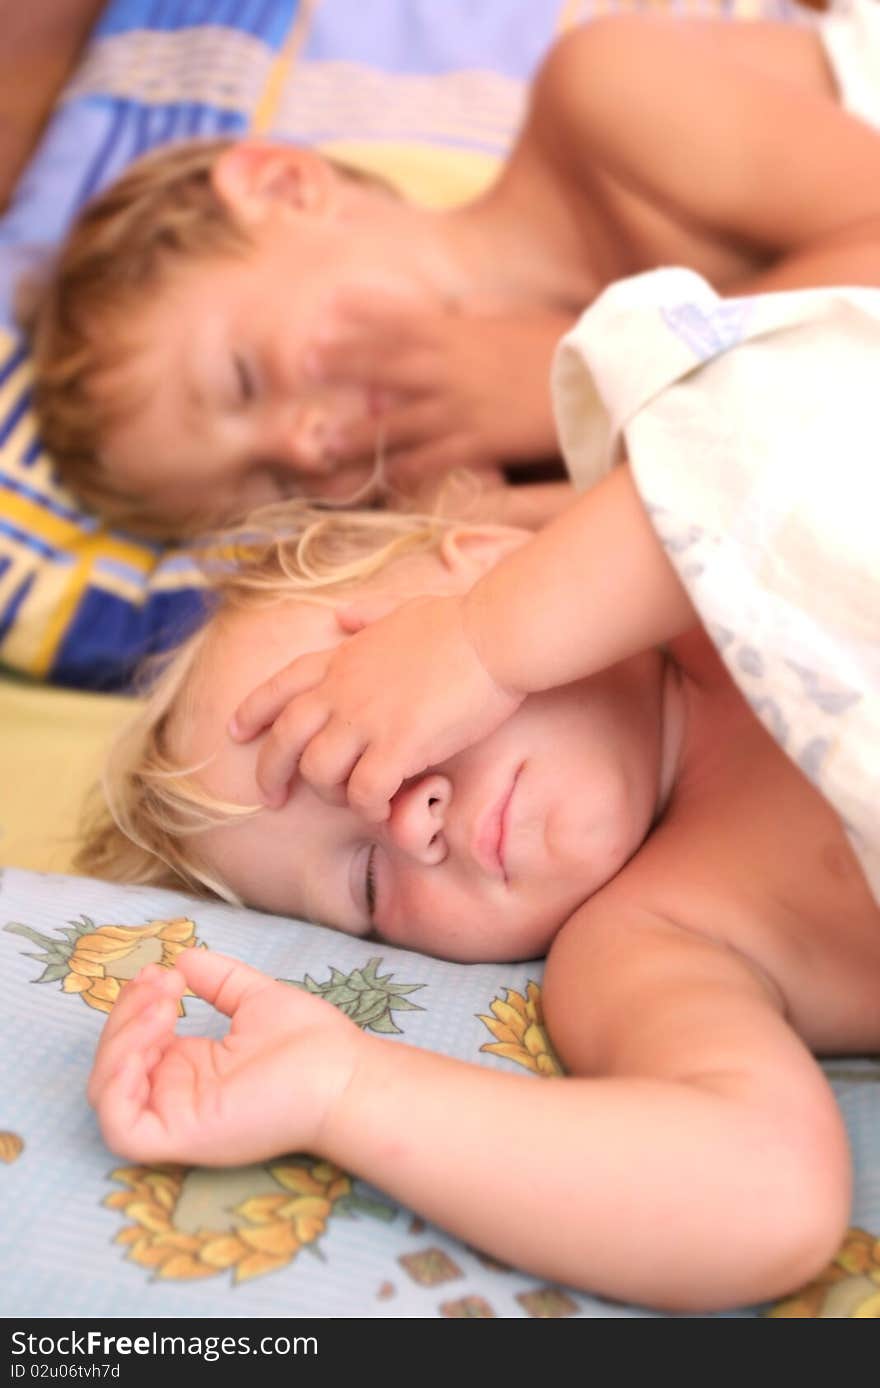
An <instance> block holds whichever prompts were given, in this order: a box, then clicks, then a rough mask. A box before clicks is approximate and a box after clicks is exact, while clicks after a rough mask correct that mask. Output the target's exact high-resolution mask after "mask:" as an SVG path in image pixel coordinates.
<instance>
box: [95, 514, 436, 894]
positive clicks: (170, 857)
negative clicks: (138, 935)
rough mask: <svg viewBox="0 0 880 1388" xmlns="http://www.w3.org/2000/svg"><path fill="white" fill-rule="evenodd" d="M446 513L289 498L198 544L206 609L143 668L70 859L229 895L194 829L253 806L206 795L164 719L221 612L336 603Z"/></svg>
mask: <svg viewBox="0 0 880 1388" xmlns="http://www.w3.org/2000/svg"><path fill="white" fill-rule="evenodd" d="M455 524H457V522H455V521H453V520H451V519H449V518H448V517H444V516H442V515H440V514H436V515H434V514H423V513H409V514H405V513H401V512H395V511H378V510H361V511H341V510H339V511H337V510H328V509H327V508H324V507H321V506H316V505H314V504H312V503H309V502H308V501H306V500H299V499H297V500H293V501H287V502H282V503H277V504H274V505H272V506H269V507H264V508H262V509H261V510H260V511H258V512H255V513H254V514H253V515H252V516H251V517H250V518H249V519H248V521H247V522H246V523H245V524H243V525H242V526H239V527H237V528H236V529H234V530H229V531H226V532H225V533H223V534H219V535H217V536H214V537H212V539H211V541H210V543H209V544H207V545H206V546H205V548H204V550H203V556H204V562H205V567H206V572H207V574H208V578H209V583H210V585H211V592H212V595H213V604H214V606H213V612H212V615H211V617H210V619H209V620H208V622H207V623H206V625H205V626H203V627H202V628H201V629H200V630H199V631H198V632H196V634H195V635H194V636H191V637H190V638H189V639H188V640H187V641H185V642H184V643H183V645H182V646H180V647H179V648H178V649H177V651H175V652H173V653H172V654H171V655H170V656H166V657H164V658H162V660H161V665H157V662H156V661H153V662H152V663H151V665H150V666H149V667H147V669H146V673H145V679H146V681H147V683H148V686H149V689H148V692H147V694H146V701H145V703H144V704H143V706H142V708H141V709H140V710H139V712H138V713H137V715H136V716H135V718H134V719H133V720H132V721H131V722H130V723H129V724H128V725H127V726H126V727H125V728H123V730H122V732H121V734H120V735H119V736H118V737H117V739H116V740H115V742H114V744H113V746H112V748H111V750H110V753H109V756H108V758H107V762H106V765H105V770H104V775H103V778H102V782H101V785H100V787H98V788H96V791H95V792H94V795H93V799H92V804H91V806H90V808H89V810H88V812H87V816H86V820H85V824H84V832H83V841H82V846H81V848H80V850H79V852H78V854H77V858H76V863H75V866H76V868H77V869H78V870H79V871H80V872H83V873H85V874H87V875H89V876H93V877H103V878H107V879H110V880H112V881H116V882H128V883H135V882H139V883H150V884H152V885H155V886H163V887H178V888H179V887H184V888H185V889H186V890H187V891H190V892H194V893H195V894H196V895H199V896H206V895H213V896H219V897H222V898H223V899H224V900H226V901H230V902H238V898H237V897H236V895H235V893H234V892H233V891H232V890H231V889H230V888H229V886H228V885H227V884H226V883H225V882H224V881H223V879H222V877H221V876H220V875H219V874H218V873H216V872H215V871H214V870H213V869H212V868H211V867H210V866H209V865H208V864H207V863H206V862H205V861H204V860H203V859H201V857H200V855H199V852H198V836H199V834H200V833H201V832H203V831H204V830H205V829H207V828H210V827H211V826H212V825H215V824H220V823H224V822H227V821H229V820H230V819H234V818H241V817H244V816H249V815H252V814H253V813H255V812H256V810H257V809H258V808H259V806H253V807H242V806H241V805H235V804H229V803H227V802H224V801H220V800H217V799H216V798H215V797H212V796H210V795H209V794H207V793H206V792H205V791H204V790H203V789H202V787H201V786H200V785H199V782H198V779H197V773H198V771H199V769H200V767H199V766H185V765H181V764H180V763H179V762H178V761H176V760H175V759H174V757H172V756H171V754H170V753H169V750H168V748H169V730H170V727H171V723H172V720H173V719H175V718H176V717H179V716H183V717H192V716H194V713H195V709H194V707H193V697H192V694H193V687H194V685H195V682H196V677H197V674H198V671H199V669H200V662H201V661H202V659H203V657H204V655H205V653H206V651H207V650H208V649H209V646H210V643H211V641H212V639H213V638H214V636H215V635H216V633H217V631H218V630H221V629H222V624H223V621H224V615H225V614H227V613H229V612H230V611H231V610H232V609H242V608H252V607H258V606H259V607H266V606H271V605H273V604H276V603H280V602H283V601H285V600H289V599H290V598H300V599H301V600H303V601H308V602H319V603H333V602H335V601H337V600H338V599H339V597H340V596H341V595H342V594H343V593H344V592H346V591H350V590H351V589H353V588H357V587H359V586H360V585H361V584H363V583H366V582H368V581H369V580H370V579H371V578H373V577H375V576H376V575H378V574H379V573H381V572H382V571H383V570H384V569H386V568H387V567H388V566H389V565H390V564H393V563H394V562H395V560H397V559H399V558H401V557H402V556H404V555H407V554H414V553H419V552H421V553H424V552H427V551H431V550H435V549H436V548H437V547H438V545H439V543H440V541H441V538H442V537H443V535H444V534H445V533H446V532H447V531H448V530H449V529H450V528H452V527H453V526H454V525H455ZM202 765H204V763H202Z"/></svg>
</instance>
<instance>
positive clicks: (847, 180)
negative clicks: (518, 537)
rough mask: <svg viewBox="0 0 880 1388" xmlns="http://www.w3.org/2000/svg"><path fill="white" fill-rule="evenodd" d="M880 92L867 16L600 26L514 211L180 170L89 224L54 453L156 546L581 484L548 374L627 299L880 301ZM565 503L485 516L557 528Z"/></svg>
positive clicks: (167, 172) (290, 151)
mask: <svg viewBox="0 0 880 1388" xmlns="http://www.w3.org/2000/svg"><path fill="white" fill-rule="evenodd" d="M872 64H873V65H874V67H880V14H878V11H877V6H876V5H875V4H873V2H872V0H855V4H854V5H853V6H852V8H851V10H849V11H847V12H846V13H842V14H834V15H832V16H831V17H829V18H824V19H822V20H821V21H820V22H819V24H818V27H816V26H812V25H806V24H805V25H774V24H765V23H760V22H749V23H744V24H729V23H726V22H722V21H713V20H709V19H700V20H680V19H677V18H669V17H658V16H655V15H636V16H612V17H607V18H602V19H600V20H595V21H592V22H590V23H589V24H587V25H585V26H583V27H581V28H578V29H576V30H573V31H572V32H570V33H568V34H566V35H565V36H564V37H562V38H561V39H560V40H559V41H558V42H557V43H556V44H555V46H554V47H553V48H552V50H551V51H550V53H549V54H548V56H547V58H546V60H545V61H544V63H543V65H542V66H541V68H540V70H539V72H538V74H537V76H536V78H535V81H534V85H533V90H532V94H531V104H530V108H529V111H528V115H527V118H526V121H525V124H524V127H523V130H522V132H521V134H520V137H519V139H518V142H517V143H516V145H515V148H514V149H513V152H512V154H511V156H510V158H509V160H508V162H507V164H506V166H505V167H504V168H503V170H502V171H501V173H500V175H499V176H498V178H497V180H496V182H495V183H494V185H493V186H492V187H491V188H490V189H489V190H488V191H487V192H486V193H485V194H483V195H482V196H480V197H478V198H477V199H475V200H474V201H473V202H470V203H468V204H466V205H463V206H460V207H457V208H454V209H452V210H445V211H432V210H428V209H425V208H423V207H419V206H415V205H412V204H410V203H407V202H405V201H403V200H402V199H401V198H399V197H398V196H397V195H396V194H395V193H394V192H393V191H392V190H391V189H390V188H389V187H387V186H385V185H383V184H380V183H378V182H377V181H376V180H374V179H372V178H370V177H365V176H364V175H361V174H358V173H356V172H355V171H353V170H349V169H346V168H342V167H339V166H338V165H335V164H333V163H332V162H330V161H328V160H326V159H324V158H322V157H321V156H320V154H318V153H317V152H316V151H314V150H311V149H304V148H296V147H293V146H289V145H283V144H272V143H263V142H258V141H253V140H246V141H243V142H240V143H227V142H223V141H215V142H207V143H205V142H202V143H199V142H195V143H185V144H178V145H174V146H171V147H167V148H164V149H160V150H158V151H157V152H155V153H153V154H151V155H149V156H148V157H147V158H146V159H144V160H142V161H140V162H139V163H137V164H136V165H134V166H132V168H131V169H130V171H129V172H128V173H126V174H125V175H124V176H123V177H122V178H121V179H120V181H119V182H118V183H117V184H115V185H114V186H113V187H111V188H109V189H108V190H107V191H105V192H104V193H102V194H101V195H100V196H99V197H98V198H97V199H96V200H95V201H94V202H93V203H92V204H91V205H90V206H89V207H88V208H86V210H85V211H84V213H83V214H82V216H81V218H80V220H79V222H78V224H77V225H76V226H75V228H74V230H73V231H72V233H71V235H70V238H69V240H68V242H67V244H66V246H65V247H64V249H63V251H62V253H61V256H60V259H59V262H58V265H57V267H56V270H55V273H54V277H53V279H52V281H51V283H50V285H49V286H48V288H47V290H46V292H45V294H44V296H43V299H42V303H41V306H40V308H39V310H38V311H37V313H36V317H35V321H34V353H35V367H36V401H37V406H38V410H39V413H40V420H41V430H42V434H43V439H44V442H45V444H46V446H47V447H48V448H49V450H50V451H51V452H52V453H53V454H54V455H55V456H56V458H57V459H58V461H59V463H60V465H61V468H62V472H63V474H64V476H65V478H66V479H67V480H68V481H69V482H70V484H71V485H72V486H73V488H74V489H75V490H76V491H77V492H78V493H79V494H80V495H81V496H82V497H83V498H84V499H85V500H86V501H87V502H89V503H90V504H93V505H94V506H95V507H97V508H98V509H99V510H100V511H102V512H104V513H106V514H107V515H108V516H109V517H111V518H112V519H113V520H115V521H116V522H118V523H121V524H124V525H125V526H127V527H129V528H131V529H135V530H140V531H144V530H146V531H152V532H153V533H157V532H158V533H160V534H167V533H169V532H172V533H175V534H183V533H186V532H187V531H191V530H193V529H195V530H199V529H204V528H206V527H208V526H210V525H212V524H213V523H214V522H215V520H216V519H217V518H224V517H225V518H228V517H231V516H234V515H238V514H242V513H244V512H245V511H246V510H247V509H248V508H250V507H253V506H257V505H261V504H264V503H266V502H270V501H272V500H276V499H279V498H283V497H285V496H288V495H290V494H291V493H294V492H305V493H307V494H310V495H312V496H320V497H323V498H333V499H335V500H336V501H337V502H340V503H350V504H354V503H355V502H357V501H358V500H360V501H366V500H369V499H371V498H374V497H375V496H377V495H381V496H383V497H385V498H391V499H398V498H400V496H401V495H403V496H404V497H410V498H411V497H413V496H415V497H416V498H418V497H420V496H421V494H422V492H423V490H424V489H425V488H428V487H430V486H431V485H432V482H433V480H434V479H436V478H437V477H438V476H440V475H442V474H444V473H446V472H448V471H449V470H450V469H454V468H461V467H469V468H476V469H482V470H483V473H484V475H485V476H486V477H487V478H490V477H491V478H493V479H495V480H496V481H497V480H498V479H499V478H501V477H503V476H504V475H505V473H504V471H503V469H506V470H507V473H508V474H509V475H510V476H515V475H520V476H522V475H524V473H523V465H524V464H525V463H527V462H533V461H534V460H542V459H548V458H553V457H556V455H557V442H556V435H555V431H554V427H553V420H552V411H551V404H550V397H549V391H548V389H547V377H548V370H549V364H550V360H551V356H552V351H553V348H554V346H555V344H556V342H557V340H558V339H559V337H560V335H561V334H562V332H563V331H565V330H566V329H567V328H568V327H570V326H571V324H572V322H573V321H574V319H575V318H576V317H577V315H578V314H579V313H580V311H581V310H582V309H583V308H584V307H585V306H586V305H587V304H589V303H591V302H592V301H593V300H594V299H595V298H596V296H597V294H598V293H599V292H600V291H601V290H602V289H603V288H604V287H605V286H607V285H608V284H609V283H611V282H612V281H614V280H617V279H619V278H620V277H623V276H628V275H632V274H634V273H635V272H638V271H641V270H646V269H650V268H653V267H657V266H661V265H670V264H674V265H685V266H690V267H692V268H693V269H695V270H697V271H699V272H700V273H701V274H702V275H704V276H705V277H706V278H707V279H708V280H709V281H710V282H711V283H712V284H713V285H714V286H715V287H716V289H718V290H720V291H721V292H723V293H735V292H739V293H743V292H748V291H751V290H757V289H764V290H774V289H783V288H786V287H793V286H798V285H807V284H831V283H840V282H843V283H863V284H872V283H878V282H880V139H878V137H877V134H876V133H875V131H874V130H873V129H872V128H871V126H870V122H872V121H875V122H876V123H878V124H880V84H878V86H877V90H876V91H875V87H874V85H872V77H871V73H872V70H873V69H872ZM839 103H841V104H839ZM383 462H384V464H385V467H384V476H385V486H384V488H383V487H382V486H379V482H380V477H379V474H380V472H381V471H382V465H383ZM517 470H519V474H517ZM377 487H378V491H377ZM569 497H570V490H569V488H568V486H567V483H566V482H564V481H558V482H555V483H552V484H551V483H545V484H544V485H542V486H539V487H527V486H520V487H515V488H506V487H495V488H494V489H493V490H489V491H488V492H487V498H486V502H487V506H488V507H489V508H490V509H491V511H492V514H494V515H496V516H497V517H500V518H502V519H506V520H509V521H516V522H517V523H520V522H521V523H523V524H528V525H538V524H540V523H541V522H542V521H543V520H544V519H546V518H547V516H548V515H549V514H552V513H553V512H554V511H555V510H556V509H557V508H558V506H559V505H561V504H563V503H564V502H565V501H567V500H568V499H569ZM422 504H423V505H424V502H422Z"/></svg>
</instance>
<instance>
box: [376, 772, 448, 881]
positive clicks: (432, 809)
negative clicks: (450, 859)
mask: <svg viewBox="0 0 880 1388" xmlns="http://www.w3.org/2000/svg"><path fill="white" fill-rule="evenodd" d="M451 800H452V785H451V783H450V782H449V781H448V780H447V778H446V777H445V776H439V775H437V774H436V773H432V774H430V775H427V776H420V777H419V778H418V780H414V781H408V782H407V783H406V785H403V786H401V788H400V790H399V791H398V792H397V794H396V795H395V797H394V799H393V800H392V802H391V815H390V817H389V819H388V822H387V823H388V834H389V837H390V838H391V840H392V842H393V843H394V844H395V845H396V846H397V847H398V848H400V849H401V850H402V851H403V852H404V853H406V854H408V855H409V856H410V857H411V858H415V859H417V860H418V862H420V863H425V864H427V865H428V866H431V865H432V864H435V863H442V862H443V860H444V858H445V857H446V855H447V853H448V852H449V846H448V844H447V842H446V833H445V825H446V813H447V810H448V808H449V804H450V802H451Z"/></svg>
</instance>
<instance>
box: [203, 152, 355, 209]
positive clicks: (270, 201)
mask: <svg viewBox="0 0 880 1388" xmlns="http://www.w3.org/2000/svg"><path fill="white" fill-rule="evenodd" d="M211 182H212V184H213V187H214V191H215V192H216V194H217V196H218V197H219V198H220V199H221V200H222V201H223V202H224V203H225V204H226V206H227V207H228V208H229V210H230V211H231V212H233V213H234V214H235V215H236V216H237V217H238V218H240V220H241V221H242V222H244V223H245V224H246V225H249V226H256V225H258V224H259V223H260V222H262V221H263V220H264V219H265V218H266V217H268V216H270V215H271V214H272V213H273V212H276V211H277V210H279V209H286V210H289V211H293V212H298V213H308V214H313V215H314V214H320V213H322V212H324V211H325V210H326V209H327V207H328V206H329V205H330V202H331V200H332V193H333V189H334V187H335V182H336V179H335V175H334V173H333V170H332V169H331V167H330V165H329V164H328V163H327V161H326V160H325V159H322V158H321V156H320V155H319V154H316V153H315V152H314V150H310V149H303V148H301V147H300V146H299V145H283V144H271V143H264V142H261V141H259V140H241V141H238V142H237V143H236V144H234V145H230V146H229V148H228V149H226V150H224V151H223V153H222V154H221V155H220V157H219V158H218V159H217V161H216V163H215V164H214V167H213V169H212V171H211Z"/></svg>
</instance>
